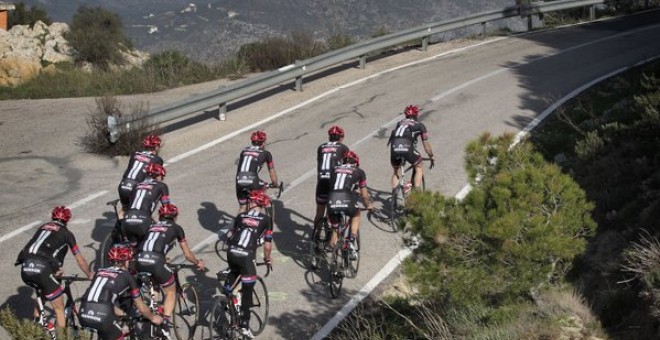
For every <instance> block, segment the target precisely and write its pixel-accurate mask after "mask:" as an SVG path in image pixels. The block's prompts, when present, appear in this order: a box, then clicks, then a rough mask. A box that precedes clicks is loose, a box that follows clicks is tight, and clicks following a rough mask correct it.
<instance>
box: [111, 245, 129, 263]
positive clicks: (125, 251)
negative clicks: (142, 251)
mask: <svg viewBox="0 0 660 340" xmlns="http://www.w3.org/2000/svg"><path fill="white" fill-rule="evenodd" d="M131 257H133V251H131V247H128V246H125V245H120V244H116V245H114V246H113V247H112V248H110V250H109V251H108V260H110V261H112V262H124V261H128V260H130V259H131Z"/></svg>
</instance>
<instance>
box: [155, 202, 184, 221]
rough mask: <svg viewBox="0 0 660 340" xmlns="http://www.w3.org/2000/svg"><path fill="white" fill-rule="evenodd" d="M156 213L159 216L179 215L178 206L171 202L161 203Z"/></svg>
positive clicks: (172, 216)
mask: <svg viewBox="0 0 660 340" xmlns="http://www.w3.org/2000/svg"><path fill="white" fill-rule="evenodd" d="M158 215H160V217H170V218H175V217H177V216H178V215H179V208H177V207H176V205H174V204H171V203H167V204H163V205H162V206H160V209H158Z"/></svg>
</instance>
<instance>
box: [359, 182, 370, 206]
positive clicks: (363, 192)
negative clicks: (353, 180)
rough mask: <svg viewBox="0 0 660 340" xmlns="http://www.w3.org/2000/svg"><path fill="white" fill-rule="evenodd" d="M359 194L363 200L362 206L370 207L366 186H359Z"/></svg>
mask: <svg viewBox="0 0 660 340" xmlns="http://www.w3.org/2000/svg"><path fill="white" fill-rule="evenodd" d="M360 196H362V201H363V202H364V206H365V207H366V208H367V209H371V208H372V207H371V200H370V199H369V191H368V190H367V187H366V186H365V187H361V188H360Z"/></svg>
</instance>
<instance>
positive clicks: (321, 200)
mask: <svg viewBox="0 0 660 340" xmlns="http://www.w3.org/2000/svg"><path fill="white" fill-rule="evenodd" d="M329 193H330V179H329V178H319V179H318V181H317V182H316V204H326V202H328V194H329Z"/></svg>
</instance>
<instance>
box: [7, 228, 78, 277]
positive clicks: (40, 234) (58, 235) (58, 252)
mask: <svg viewBox="0 0 660 340" xmlns="http://www.w3.org/2000/svg"><path fill="white" fill-rule="evenodd" d="M67 246H68V248H70V249H71V253H73V254H74V255H76V254H78V253H79V252H80V249H78V244H77V243H76V237H75V236H73V233H72V232H71V231H70V230H69V229H67V228H66V224H64V223H62V222H60V221H50V222H48V223H45V224H43V225H42V226H41V227H39V229H38V230H37V231H36V232H35V233H34V236H32V239H31V240H30V241H29V242H28V244H27V245H26V246H25V247H24V248H23V250H21V253H20V254H19V259H18V261H19V262H22V260H24V259H26V258H28V257H29V256H39V257H42V258H44V259H46V260H48V262H49V263H51V264H52V267H53V269H55V270H57V269H59V268H60V267H62V264H63V263H64V257H65V256H66V253H67V251H68V249H67Z"/></svg>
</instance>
